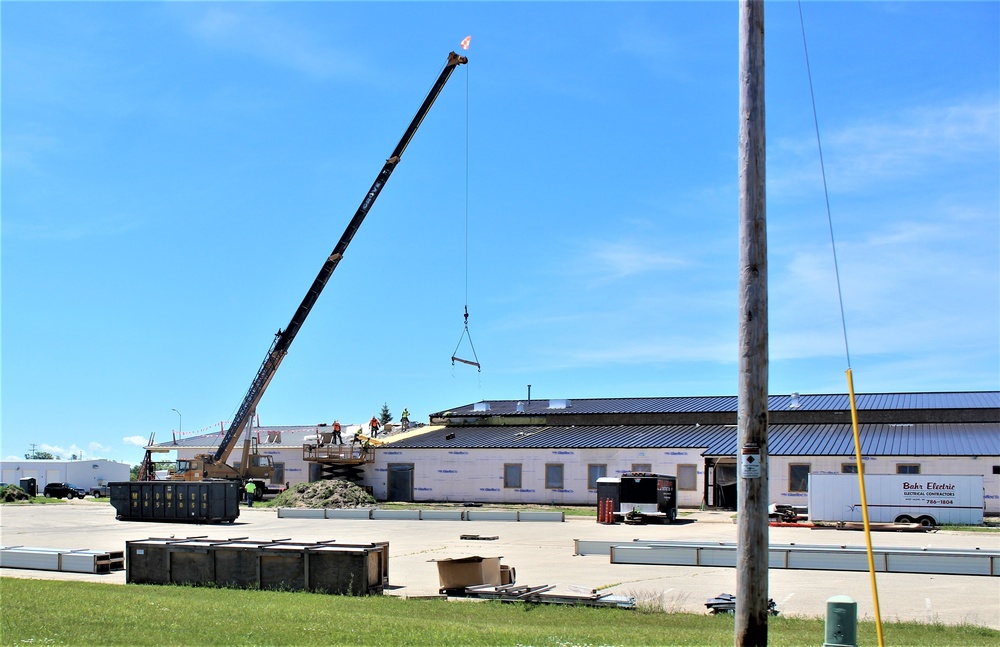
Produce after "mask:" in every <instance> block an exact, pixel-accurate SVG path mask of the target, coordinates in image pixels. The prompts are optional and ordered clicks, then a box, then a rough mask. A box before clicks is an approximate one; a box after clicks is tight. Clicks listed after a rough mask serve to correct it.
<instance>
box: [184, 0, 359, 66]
mask: <svg viewBox="0 0 1000 647" xmlns="http://www.w3.org/2000/svg"><path fill="white" fill-rule="evenodd" d="M192 31H193V32H194V34H195V35H196V36H198V37H199V38H201V39H202V40H203V41H205V42H207V43H209V44H211V45H213V46H215V47H219V48H223V49H231V50H235V51H238V52H240V53H242V54H246V55H250V56H253V57H255V58H258V59H262V60H264V61H267V62H269V63H271V64H273V65H279V66H282V67H287V68H291V69H294V70H297V71H299V72H302V73H304V74H307V75H310V76H316V77H329V76H336V75H341V74H356V73H359V72H362V71H363V70H364V69H365V65H364V63H363V62H362V61H361V60H358V59H356V58H355V57H353V56H350V55H347V54H345V53H344V52H340V51H336V50H334V49H332V48H330V47H328V46H326V45H324V44H322V43H320V42H317V41H316V39H315V37H314V36H313V33H314V32H313V31H311V30H309V29H306V28H302V27H299V26H297V25H294V24H292V23H290V22H288V21H283V20H282V19H281V18H279V17H278V16H277V15H275V14H274V13H271V12H269V11H267V10H266V9H265V8H263V7H261V6H259V5H257V6H248V5H243V6H241V7H239V8H238V9H234V8H233V7H232V6H231V5H230V6H226V7H221V6H216V7H212V8H210V9H208V10H206V11H205V12H204V13H203V14H202V15H201V16H200V18H199V20H197V21H196V22H195V23H194V24H193V25H192Z"/></svg>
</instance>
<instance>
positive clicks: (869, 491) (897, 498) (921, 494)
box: [809, 474, 984, 526]
mask: <svg viewBox="0 0 1000 647" xmlns="http://www.w3.org/2000/svg"><path fill="white" fill-rule="evenodd" d="M860 492H861V490H860V487H859V486H858V475H857V474H810V475H809V519H810V521H814V522H816V521H819V522H823V521H826V522H860V521H863V520H864V519H863V518H862V516H861V515H862V512H861V494H860ZM865 498H866V499H867V503H868V521H869V522H871V523H919V524H920V525H923V526H940V525H944V524H955V525H982V523H983V509H984V508H983V504H984V492H983V477H982V475H975V476H972V475H966V474H865Z"/></svg>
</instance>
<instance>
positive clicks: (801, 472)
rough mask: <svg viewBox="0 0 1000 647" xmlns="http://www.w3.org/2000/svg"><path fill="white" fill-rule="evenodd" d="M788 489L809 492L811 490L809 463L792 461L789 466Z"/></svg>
mask: <svg viewBox="0 0 1000 647" xmlns="http://www.w3.org/2000/svg"><path fill="white" fill-rule="evenodd" d="M788 491H789V492H808V491H809V464H808V463H798V464H796V463H792V464H791V465H789V466H788Z"/></svg>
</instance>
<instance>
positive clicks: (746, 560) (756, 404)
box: [734, 0, 768, 647]
mask: <svg viewBox="0 0 1000 647" xmlns="http://www.w3.org/2000/svg"><path fill="white" fill-rule="evenodd" d="M739 74H740V115H739V118H740V126H739V192H740V207H739V209H740V226H739V230H740V235H739V240H740V269H739V272H740V278H739V354H740V360H739V386H738V394H737V395H738V406H737V428H738V432H739V446H738V447H737V449H736V452H737V458H738V461H739V466H738V467H739V472H738V476H737V492H738V496H737V506H738V508H739V510H738V515H737V534H738V541H737V552H736V617H735V627H734V644H735V645H737V647H743V646H746V645H766V644H767V613H768V610H767V599H768V598H767V568H768V563H767V549H768V525H767V524H768V522H767V501H768V496H767V477H768V474H767V472H768V469H767V218H766V215H767V209H766V200H765V161H766V154H765V151H766V147H765V129H764V123H765V122H764V2H763V0H740V72H739Z"/></svg>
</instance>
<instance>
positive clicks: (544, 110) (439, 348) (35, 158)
mask: <svg viewBox="0 0 1000 647" xmlns="http://www.w3.org/2000/svg"><path fill="white" fill-rule="evenodd" d="M0 11H2V14H0V20H2V45H0V47H2V50H0V51H2V61H0V63H2V70H0V72H2V96H0V101H2V153H3V159H2V192H3V193H2V413H0V415H2V435H0V442H2V447H0V455H2V456H4V457H9V456H20V455H23V454H24V453H25V452H27V451H29V450H30V449H31V444H35V445H36V446H37V447H38V448H39V449H45V450H49V451H52V452H53V453H57V454H60V455H63V456H67V457H68V456H69V455H70V454H72V453H81V452H82V453H83V455H84V456H85V457H89V458H95V457H106V458H111V459H116V460H124V461H129V462H133V463H134V462H138V461H139V460H140V459H141V456H142V450H141V445H142V444H144V442H145V441H146V439H147V438H148V437H149V435H150V433H152V432H155V433H156V434H157V438H158V439H159V440H164V439H167V438H169V437H170V433H171V431H173V430H177V429H178V428H179V427H180V428H181V430H182V431H184V432H193V431H196V430H200V429H218V427H219V422H220V421H223V420H229V419H230V418H231V416H232V415H233V413H234V411H235V410H236V408H237V406H238V405H239V403H240V400H241V399H242V397H243V395H244V393H245V392H246V390H247V388H248V387H249V385H250V381H251V379H252V378H253V375H254V373H255V372H256V370H257V368H258V366H259V364H260V362H261V361H262V360H263V358H264V354H265V352H266V351H267V349H268V346H269V345H270V343H271V340H272V337H273V335H274V333H275V332H277V330H278V329H279V328H283V327H284V326H285V325H286V324H287V323H288V321H289V319H290V318H291V316H292V314H293V311H294V309H295V308H296V306H297V305H298V304H299V301H300V300H301V299H302V297H303V295H304V294H305V291H306V289H307V288H308V286H309V285H310V283H311V282H312V280H313V278H314V277H315V275H316V272H317V271H318V270H319V267H320V265H321V264H322V262H323V260H324V259H325V257H326V255H327V254H329V252H330V250H331V249H333V246H334V244H335V243H336V242H337V240H338V238H339V237H340V235H341V233H342V232H343V230H344V227H345V225H346V224H347V222H348V221H349V220H350V218H351V216H352V215H353V214H354V211H355V210H356V209H357V207H358V204H359V203H360V201H361V199H362V198H363V196H364V194H365V192H366V191H367V190H368V187H369V186H370V185H371V182H372V181H373V179H374V178H375V176H376V174H377V173H378V171H379V170H380V169H381V166H382V163H383V162H384V160H385V158H386V157H387V156H388V155H389V153H390V152H391V151H392V149H393V147H394V146H395V145H396V142H398V141H399V138H400V136H401V135H402V133H403V130H404V129H405V127H406V125H407V124H408V123H409V121H410V119H411V118H412V116H413V114H414V113H415V112H416V110H417V107H418V106H419V105H420V102H421V101H422V100H423V98H424V96H425V94H426V92H427V90H428V89H429V87H430V85H431V83H432V82H433V81H434V79H435V78H436V76H437V74H438V72H439V71H440V69H441V66H442V65H443V64H444V62H445V59H446V56H447V54H448V52H449V51H451V50H456V49H458V44H459V41H461V39H462V38H463V37H465V36H466V35H470V34H471V35H472V46H471V48H470V50H469V51H468V56H469V59H470V63H469V65H468V66H466V67H463V68H460V69H459V70H458V71H457V72H456V73H455V74H454V76H453V77H452V79H451V81H450V82H449V84H448V85H447V87H446V88H445V89H444V92H443V93H442V94H441V96H440V98H439V99H438V102H437V104H436V105H435V106H434V107H433V108H432V109H431V111H430V114H429V115H428V117H427V119H426V120H425V122H424V124H423V125H422V126H421V129H420V131H419V132H418V133H417V135H416V137H415V138H414V140H413V142H412V143H411V145H410V147H409V148H408V150H407V152H406V154H405V155H404V156H403V160H402V162H401V163H400V164H399V166H398V167H397V169H396V171H395V173H394V174H393V176H392V179H391V180H390V182H389V183H388V185H387V187H386V189H385V190H384V191H383V193H382V195H381V197H380V198H379V201H378V202H377V203H376V205H375V207H374V208H373V209H372V211H371V213H370V215H369V216H368V219H367V221H366V222H365V223H364V226H363V227H362V228H361V230H360V232H359V233H358V235H357V236H356V238H355V239H354V241H353V243H352V245H351V247H350V249H349V251H348V254H347V255H346V257H345V259H344V261H343V262H342V263H341V264H340V266H339V268H338V269H337V271H336V273H335V274H334V276H333V278H332V279H331V280H330V283H329V284H328V286H327V288H326V290H325V292H324V293H323V294H322V296H321V298H320V300H319V302H318V304H317V305H316V307H315V308H314V309H313V311H312V313H311V315H310V317H309V319H308V321H307V322H306V324H305V326H304V327H303V329H302V331H301V332H300V334H299V335H298V337H297V338H296V340H295V343H294V344H293V345H292V347H291V351H290V353H289V355H288V357H287V358H286V360H285V361H284V363H283V365H282V366H281V369H280V370H279V371H278V374H277V376H276V377H275V379H274V381H273V382H272V384H271V386H270V388H269V389H268V391H267V393H266V394H265V396H264V399H263V401H262V403H261V405H260V407H259V409H258V412H259V414H260V419H261V422H262V423H263V424H269V425H297V424H315V423H318V422H332V420H333V419H334V418H339V419H340V421H341V422H346V423H357V422H363V421H364V420H367V419H368V418H369V417H370V416H371V415H372V414H373V413H376V412H378V410H379V409H380V408H381V406H382V404H383V403H387V404H388V406H389V408H390V410H391V411H392V413H393V414H395V415H396V416H398V414H399V412H400V410H402V408H403V407H404V406H405V407H408V408H409V410H410V412H411V414H412V416H413V418H414V419H416V420H423V421H426V419H427V416H428V414H429V413H431V412H434V411H440V410H443V409H447V408H449V407H452V406H457V405H461V404H467V403H470V402H474V401H479V400H483V399H485V400H491V399H518V398H523V397H525V395H526V391H527V385H528V384H531V385H532V396H533V397H535V398H550V397H553V398H570V399H573V398H587V397H616V396H623V397H627V396H673V395H732V394H735V393H736V385H737V350H736V344H737V318H736V306H737V281H738V277H737V273H736V271H737V258H738V252H739V250H738V248H737V223H738V196H737V165H736V156H737V139H736V133H737V107H738V94H737V91H738V87H737V80H738V79H737V73H738V9H737V5H736V4H735V3H731V2H717V3H674V2H662V3H635V4H631V3H608V4H605V3H573V2H559V3H528V2H524V3H504V2H497V3H479V4H476V3H404V4H396V3H324V2H315V3H293V4H276V3H266V2H264V3H246V4H244V3H238V4H237V3H218V4H215V3H197V2H196V3H68V4H67V3H10V2H4V3H3V6H2V10H0ZM803 12H804V16H805V27H806V35H807V38H808V47H809V56H810V62H811V65H812V76H813V81H814V85H815V92H816V104H817V109H818V114H819V123H820V129H821V136H822V140H823V154H824V160H825V163H826V172H827V181H828V185H829V190H830V205H831V210H832V214H833V223H834V232H835V236H836V240H837V254H838V259H839V262H840V278H841V283H842V287H843V300H844V306H845V317H846V322H847V331H848V340H849V343H850V351H851V364H852V368H853V372H854V381H855V388H856V390H857V391H858V392H883V391H886V392H896V391H939V390H941V391H943V390H995V389H997V388H1000V108H998V106H1000V45H998V34H1000V4H998V3H996V2H989V3H971V2H963V3H932V2H927V3H924V2H920V3H911V2H901V3H841V2H838V3H815V2H807V3H805V4H804V6H803ZM765 20H766V24H767V29H766V44H765V47H766V60H767V71H766V98H767V156H768V159H767V181H768V186H767V201H768V205H767V219H768V247H769V265H768V272H769V319H770V336H769V339H770V369H769V391H770V392H771V393H789V392H791V391H799V392H802V393H843V392H846V383H845V377H844V371H845V369H846V368H847V360H846V357H845V352H844V342H843V335H842V330H841V317H840V311H839V308H838V301H837V292H836V279H835V275H834V268H833V260H832V254H831V249H830V234H829V226H828V223H827V217H826V210H825V203H824V196H823V189H822V181H821V176H820V167H819V157H818V154H817V148H816V140H815V131H814V125H813V115H812V110H811V104H810V97H809V86H808V79H807V76H806V66H805V59H804V55H803V46H802V35H801V28H800V25H799V14H798V6H797V5H796V4H795V3H791V2H771V3H768V4H767V5H766V10H765ZM466 223H468V246H466ZM466 258H467V259H468V260H467V261H466ZM466 277H467V283H466ZM466 285H467V286H468V297H467V298H466ZM466 303H468V307H469V312H470V319H469V330H470V333H471V336H472V340H473V342H474V344H475V350H476V353H477V355H478V357H479V359H480V361H481V363H482V367H483V369H482V372H481V373H479V372H477V371H476V370H475V369H474V368H471V367H468V366H463V365H457V366H454V367H453V366H452V363H451V360H450V358H451V354H452V351H453V350H454V348H455V345H456V343H458V341H459V338H460V336H461V335H462V332H463V325H462V310H463V306H464V305H465V304H466ZM470 353H471V351H470V350H469V349H468V347H467V346H465V342H463V347H462V349H461V350H460V352H459V355H463V356H469V355H470ZM175 409H176V410H177V411H178V412H180V414H181V415H180V416H179V415H178V413H176V412H175V411H174V410H175Z"/></svg>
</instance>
